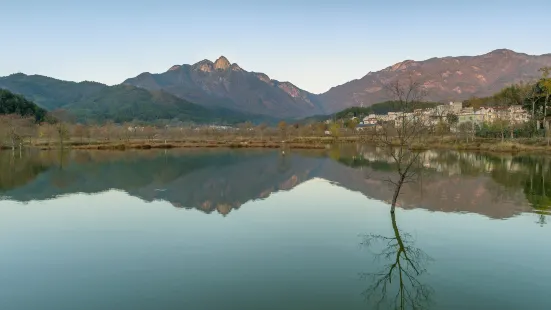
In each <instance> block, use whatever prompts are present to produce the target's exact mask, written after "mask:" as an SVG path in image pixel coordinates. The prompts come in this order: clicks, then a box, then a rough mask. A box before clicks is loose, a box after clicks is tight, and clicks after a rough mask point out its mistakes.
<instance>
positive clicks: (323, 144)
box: [0, 136, 551, 154]
mask: <svg viewBox="0 0 551 310" xmlns="http://www.w3.org/2000/svg"><path fill="white" fill-rule="evenodd" d="M354 143H361V144H370V145H375V144H376V141H374V140H373V139H371V137H365V136H353V137H339V138H333V137H306V138H293V139H291V140H284V141H273V140H254V139H227V140H224V139H216V140H207V139H186V140H130V141H121V140H114V141H113V140H112V141H97V140H96V141H86V142H85V141H74V140H73V141H66V142H64V143H63V145H62V147H60V143H59V142H58V141H56V142H45V141H38V142H35V143H32V144H27V143H26V144H23V147H26V148H33V149H39V150H55V149H60V148H63V149H75V150H149V149H177V148H181V149H184V148H265V149H277V148H287V149H318V150H321V149H327V148H330V146H331V145H338V144H354ZM11 149H12V148H11V146H7V145H0V150H11ZM16 149H18V147H16ZM411 149H412V150H417V151H425V150H431V149H433V150H457V151H473V152H493V153H509V154H511V153H513V154H516V153H533V154H545V153H551V146H547V142H546V140H543V139H515V140H511V139H509V140H505V141H504V142H502V141H501V139H475V140H474V141H469V142H466V141H459V140H457V139H452V138H451V137H446V138H445V139H441V138H439V139H436V138H429V139H427V140H425V141H420V142H415V143H413V144H412V145H411Z"/></svg>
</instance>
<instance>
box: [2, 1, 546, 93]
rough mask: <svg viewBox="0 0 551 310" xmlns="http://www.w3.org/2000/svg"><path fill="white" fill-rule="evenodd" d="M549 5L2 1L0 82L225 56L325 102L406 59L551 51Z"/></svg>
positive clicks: (119, 74) (112, 78)
mask: <svg viewBox="0 0 551 310" xmlns="http://www.w3.org/2000/svg"><path fill="white" fill-rule="evenodd" d="M549 7H550V4H549V3H548V1H544V0H533V1H518V0H502V1H499V0H495V1H493V0H486V1H485V0H478V1H474V0H463V1H429V0H420V1H405V0H404V1H403V0H396V1H370V0H364V1H350V0H341V1H323V0H318V1H312V0H304V1H300V0H294V1H289V0H278V1H263V0H257V1H251V0H233V1H232V0H226V1H221V0H213V1H208V0H203V1H185V0H181V1H167V0H164V1H163V0H156V1H155V0H133V1H129V0H109V1H107V0H95V1H89V0H80V1H70V0H0V12H1V13H2V14H1V18H0V37H1V38H2V45H1V46H0V76H6V75H9V74H12V73H17V72H23V73H26V74H41V75H47V76H51V77H54V78H58V79H63V80H70V81H83V80H92V81H98V82H102V83H106V84H109V85H113V84H118V83H121V82H122V81H123V80H125V79H126V78H129V77H134V76H136V75H138V74H140V73H142V72H152V73H159V72H164V71H166V70H167V69H168V68H169V67H170V66H172V65H175V64H193V63H195V62H198V61H200V60H202V59H210V60H212V61H214V60H215V59H216V58H217V57H218V56H220V55H224V56H226V57H227V58H228V59H229V60H230V62H232V63H233V62H235V63H238V64H239V66H241V67H242V68H243V69H245V70H247V71H256V72H264V73H266V74H267V75H268V76H270V78H273V79H277V80H280V81H290V82H292V83H294V84H295V85H297V86H298V87H300V88H303V89H305V90H307V91H310V92H313V93H321V92H325V91H327V90H328V89H329V88H330V87H333V86H337V85H340V84H343V83H345V82H347V81H350V80H353V79H359V78H361V77H363V76H364V75H366V74H367V73H368V72H369V71H378V70H381V69H383V68H385V67H387V66H390V65H392V64H394V63H397V62H400V61H403V60H405V59H414V60H424V59H428V58H431V57H442V56H461V55H480V54H484V53H487V52H490V51H492V50H494V49H498V48H508V49H512V50H514V51H517V52H523V53H527V54H533V55H540V54H547V53H551V42H550V41H549V40H548V39H547V38H548V37H549V34H550V33H551V21H550V19H549V17H548V11H549V10H547V8H549ZM546 15H547V16H546Z"/></svg>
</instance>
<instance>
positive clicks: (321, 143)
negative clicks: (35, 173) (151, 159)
mask: <svg viewBox="0 0 551 310" xmlns="http://www.w3.org/2000/svg"><path fill="white" fill-rule="evenodd" d="M331 141H332V139H327V138H314V139H312V138H308V139H293V140H286V141H272V140H259V139H257V140H252V139H227V140H226V139H212V140H209V139H188V140H111V141H98V140H95V141H72V140H71V141H64V142H63V145H61V143H59V142H58V143H49V142H45V141H37V142H35V143H33V144H32V145H29V146H31V147H35V148H38V149H41V150H50V149H59V148H61V147H63V148H71V149H87V150H130V149H138V150H139V149H173V148H269V149H274V148H282V147H284V148H291V149H325V148H326V146H327V145H328V144H330V143H331Z"/></svg>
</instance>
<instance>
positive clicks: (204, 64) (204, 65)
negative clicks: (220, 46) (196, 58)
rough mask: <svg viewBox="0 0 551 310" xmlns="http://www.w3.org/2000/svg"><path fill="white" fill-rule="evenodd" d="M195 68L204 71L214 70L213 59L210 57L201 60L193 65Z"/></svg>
mask: <svg viewBox="0 0 551 310" xmlns="http://www.w3.org/2000/svg"><path fill="white" fill-rule="evenodd" d="M193 68H194V69H195V70H199V71H203V72H212V70H213V64H212V61H210V60H208V59H204V60H201V61H200V62H198V63H196V64H194V65H193Z"/></svg>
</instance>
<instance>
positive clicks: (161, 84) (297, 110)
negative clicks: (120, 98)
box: [124, 56, 324, 119]
mask: <svg viewBox="0 0 551 310" xmlns="http://www.w3.org/2000/svg"><path fill="white" fill-rule="evenodd" d="M124 83H125V84H130V85H134V86H137V87H142V88H145V89H148V90H164V91H166V92H169V93H171V94H174V95H176V96H178V97H180V98H183V99H186V100H188V101H191V102H194V103H197V104H200V105H204V106H207V107H224V108H229V109H233V110H237V111H243V112H247V113H252V114H260V115H269V116H273V117H280V118H289V119H292V118H301V117H305V116H309V115H315V114H323V113H324V111H323V108H322V107H321V103H320V101H319V100H318V98H317V96H316V95H314V94H311V93H309V92H307V91H304V90H302V89H300V88H298V87H296V86H295V85H293V84H291V83H289V82H279V81H276V80H272V79H270V78H269V77H268V76H267V75H266V74H263V73H256V72H248V71H246V70H243V69H242V68H241V67H239V65H237V64H235V63H234V64H232V63H231V62H230V61H229V60H228V59H227V58H226V57H224V56H221V57H219V58H218V59H217V60H216V61H215V62H212V61H210V60H202V61H200V62H198V63H196V64H194V65H174V66H172V67H171V68H170V69H169V70H168V71H166V72H164V73H160V74H151V73H147V72H146V73H142V74H140V75H138V76H137V77H135V78H131V79H128V80H126V81H124Z"/></svg>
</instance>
